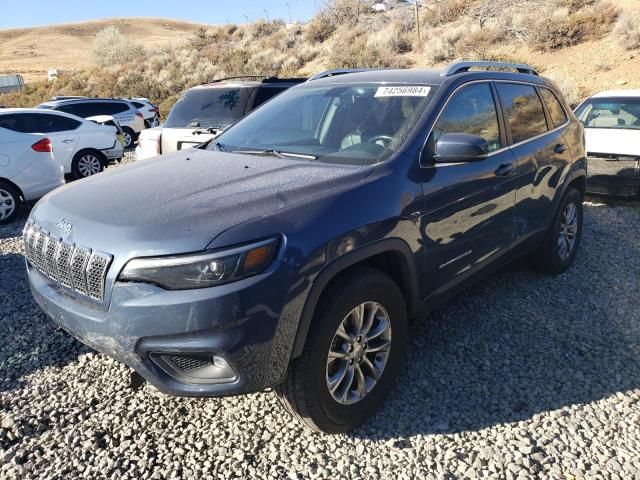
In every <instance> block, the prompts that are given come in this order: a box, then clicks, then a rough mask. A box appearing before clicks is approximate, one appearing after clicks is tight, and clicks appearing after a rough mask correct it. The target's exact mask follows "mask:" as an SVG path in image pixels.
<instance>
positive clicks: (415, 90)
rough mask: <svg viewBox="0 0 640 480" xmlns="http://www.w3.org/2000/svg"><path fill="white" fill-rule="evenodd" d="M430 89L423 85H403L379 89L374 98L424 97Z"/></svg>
mask: <svg viewBox="0 0 640 480" xmlns="http://www.w3.org/2000/svg"><path fill="white" fill-rule="evenodd" d="M430 90H431V87H425V86H424V85H404V86H402V87H379V88H378V91H377V92H376V94H375V96H376V97H426V96H427V95H429V91H430Z"/></svg>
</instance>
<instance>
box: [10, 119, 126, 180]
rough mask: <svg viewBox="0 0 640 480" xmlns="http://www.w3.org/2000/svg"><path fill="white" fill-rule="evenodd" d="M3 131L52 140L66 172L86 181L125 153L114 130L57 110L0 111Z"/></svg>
mask: <svg viewBox="0 0 640 480" xmlns="http://www.w3.org/2000/svg"><path fill="white" fill-rule="evenodd" d="M0 127H3V128H6V129H8V130H13V131H14V132H21V133H43V134H45V135H47V137H48V138H49V139H50V140H51V143H52V144H53V151H54V154H55V158H56V160H57V161H58V162H59V163H60V164H61V165H62V166H63V167H64V172H65V173H67V174H71V175H73V177H74V178H76V179H78V178H84V177H88V176H90V175H95V174H96V173H99V172H101V171H102V169H103V168H104V166H105V165H106V164H107V163H108V162H110V161H113V160H119V159H120V158H122V155H123V152H124V149H123V147H122V144H121V143H120V142H119V141H118V139H117V136H116V134H117V131H116V128H115V127H111V126H104V125H97V124H95V123H93V122H90V121H88V120H85V119H83V118H79V117H76V116H74V115H70V114H68V113H64V112H58V111H54V110H39V109H28V108H7V109H3V110H1V111H0Z"/></svg>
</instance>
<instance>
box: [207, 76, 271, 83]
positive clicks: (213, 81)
mask: <svg viewBox="0 0 640 480" xmlns="http://www.w3.org/2000/svg"><path fill="white" fill-rule="evenodd" d="M240 78H275V77H271V76H270V75H236V76H235V77H225V78H214V79H213V80H210V81H208V82H207V83H218V82H224V81H226V80H238V79H240Z"/></svg>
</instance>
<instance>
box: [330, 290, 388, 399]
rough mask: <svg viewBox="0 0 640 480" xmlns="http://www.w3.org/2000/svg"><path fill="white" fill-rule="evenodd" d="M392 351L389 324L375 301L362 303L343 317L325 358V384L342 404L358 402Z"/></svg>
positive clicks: (386, 315) (385, 312) (380, 371)
mask: <svg viewBox="0 0 640 480" xmlns="http://www.w3.org/2000/svg"><path fill="white" fill-rule="evenodd" d="M390 348H391V321H390V319H389V314H388V313H387V311H386V310H385V309H384V307H382V305H380V304H379V303H376V302H364V303H361V304H360V305H358V306H357V307H356V308H354V309H353V310H351V312H349V313H348V314H347V316H345V317H344V319H343V320H342V322H340V325H339V326H338V330H337V331H336V333H335V335H334V337H333V340H332V341H331V346H330V348H329V354H328V357H327V368H326V381H327V387H328V389H329V392H330V393H331V396H332V397H333V399H334V400H335V401H337V402H338V403H340V404H342V405H351V404H354V403H357V402H359V401H360V400H362V399H363V398H364V397H366V396H367V394H369V392H371V390H373V388H374V387H375V386H376V384H377V383H378V380H379V379H380V377H381V376H382V372H383V370H384V367H385V366H386V364H387V360H388V359H389V350H390Z"/></svg>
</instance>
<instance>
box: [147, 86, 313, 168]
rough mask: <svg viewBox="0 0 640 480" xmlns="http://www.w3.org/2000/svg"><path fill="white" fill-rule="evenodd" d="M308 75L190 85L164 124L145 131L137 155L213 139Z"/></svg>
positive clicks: (181, 147) (155, 153) (163, 152)
mask: <svg viewBox="0 0 640 480" xmlns="http://www.w3.org/2000/svg"><path fill="white" fill-rule="evenodd" d="M305 81H307V79H305V78H275V77H246V76H245V77H233V78H226V79H221V80H215V81H213V82H210V83H207V84H205V85H200V86H197V87H193V88H190V89H189V90H187V91H186V92H185V93H184V95H183V96H182V97H181V98H180V100H178V101H177V102H176V104H175V105H174V106H173V108H172V109H171V112H169V115H168V116H167V119H166V121H165V122H164V124H163V125H162V127H161V128H155V129H149V130H147V131H146V132H144V133H143V134H142V135H141V137H140V141H139V142H138V147H137V149H136V159H138V160H142V159H144V158H150V157H155V156H157V155H162V154H167V153H171V152H175V151H178V150H184V149H185V148H191V147H195V146H196V145H199V144H201V143H203V142H206V141H208V140H211V139H212V138H213V137H215V136H216V135H218V134H220V133H221V132H222V131H223V130H224V129H225V128H227V127H229V126H230V125H231V124H233V123H235V122H237V121H238V120H240V119H241V118H242V117H244V116H245V115H247V114H248V113H249V112H251V111H252V110H254V109H255V108H256V107H258V106H259V105H262V104H263V103H264V102H266V101H267V100H270V99H271V98H273V97H275V96H276V95H278V94H279V93H282V92H284V91H285V90H287V89H289V88H291V87H293V86H295V85H298V84H300V83H303V82H305Z"/></svg>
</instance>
